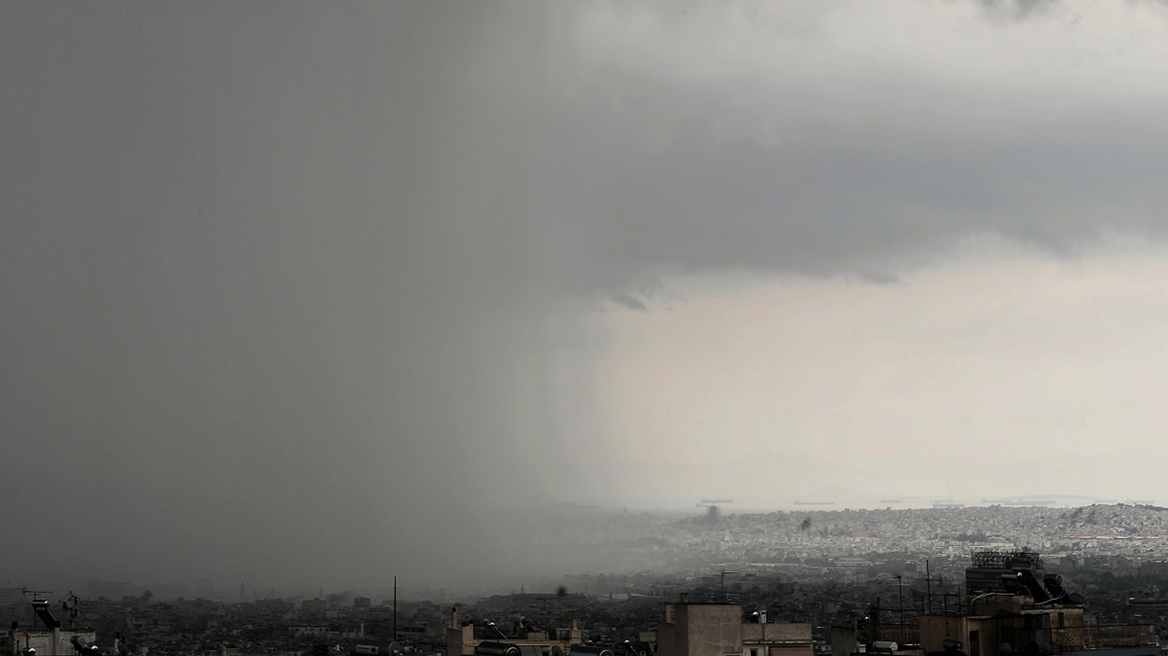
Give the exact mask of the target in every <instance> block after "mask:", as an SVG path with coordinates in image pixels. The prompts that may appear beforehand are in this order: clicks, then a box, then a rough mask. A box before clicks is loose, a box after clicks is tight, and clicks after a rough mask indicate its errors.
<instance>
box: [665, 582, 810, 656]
mask: <svg viewBox="0 0 1168 656" xmlns="http://www.w3.org/2000/svg"><path fill="white" fill-rule="evenodd" d="M756 617H758V618H759V621H758V622H743V621H742V607H741V606H739V605H737V604H709V603H690V602H689V600H688V599H687V597H686V595H684V594H683V595H682V597H681V601H680V602H678V603H675V604H670V605H668V606H666V610H665V618H664V619H663V620H662V621H661V622H659V623H658V624H657V656H726V654H742V656H812V641H811V625H810V624H792V623H773V624H771V623H767V622H766V615H765V614H757V615H756Z"/></svg>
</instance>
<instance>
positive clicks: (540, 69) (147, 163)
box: [0, 0, 1168, 585]
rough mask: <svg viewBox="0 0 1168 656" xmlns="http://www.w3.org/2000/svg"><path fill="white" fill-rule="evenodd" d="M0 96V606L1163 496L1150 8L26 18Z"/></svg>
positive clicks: (39, 13)
mask: <svg viewBox="0 0 1168 656" xmlns="http://www.w3.org/2000/svg"><path fill="white" fill-rule="evenodd" d="M0 61H2V62H3V63H2V64H0V87H2V88H3V90H4V92H3V93H2V94H0V116H2V117H3V120H2V121H0V445H2V446H3V456H2V458H3V460H2V463H3V471H4V475H3V489H0V494H2V495H3V497H2V498H3V499H4V500H5V501H4V503H3V504H0V521H2V522H3V524H4V525H5V526H7V527H20V529H21V530H19V531H18V532H16V534H15V535H10V534H8V533H6V538H5V540H6V545H5V551H6V555H7V556H8V558H6V562H5V564H4V565H3V567H4V568H6V569H4V571H0V576H3V577H5V578H9V579H13V578H15V579H17V580H19V581H20V582H21V583H29V584H31V583H33V582H34V581H33V579H34V578H35V577H36V576H50V575H54V574H59V573H61V572H63V571H67V573H69V574H70V575H77V576H87V577H92V578H115V579H122V580H131V581H135V582H164V581H177V582H189V581H192V580H193V579H194V577H197V576H198V577H201V576H213V577H217V580H230V581H235V580H238V579H240V578H243V577H248V578H249V579H250V580H256V581H260V582H272V583H277V582H289V583H304V584H309V585H315V584H318V583H320V584H331V583H336V584H337V585H343V584H353V583H354V582H368V581H370V580H377V581H384V580H388V579H387V577H389V576H392V574H393V573H398V572H402V571H407V570H408V571H410V572H412V573H413V574H414V575H415V576H417V577H420V578H428V579H429V580H433V581H436V582H441V581H447V580H450V579H453V578H456V577H457V576H460V575H462V574H465V573H469V572H476V571H477V572H481V571H482V570H483V569H499V570H503V569H507V568H519V567H521V566H533V565H531V563H532V562H533V561H531V560H530V559H527V558H528V556H527V555H525V552H524V551H523V550H522V549H521V548H517V547H516V544H523V543H524V542H525V541H524V539H523V531H525V530H530V529H529V525H527V524H524V523H523V522H522V520H521V519H517V518H519V517H522V516H523V515H525V514H527V513H528V509H530V508H532V507H536V506H546V505H547V504H548V502H550V501H555V500H565V501H583V502H599V503H603V504H605V505H607V506H611V507H617V506H630V507H634V508H640V507H674V508H683V507H687V506H692V505H693V503H694V502H695V501H696V500H697V499H699V498H700V497H702V496H704V495H717V496H730V497H735V498H737V499H739V503H740V504H744V507H745V505H752V507H758V508H780V507H786V506H788V505H789V504H790V503H791V502H792V501H793V500H794V499H797V498H800V497H812V496H815V497H822V498H837V499H842V500H851V501H852V502H856V500H861V499H868V500H871V499H874V498H878V497H888V496H903V497H919V498H921V499H935V498H947V497H954V498H958V497H959V498H962V499H972V500H977V499H980V498H986V497H989V498H997V497H1002V496H1008V495H1021V494H1081V495H1084V496H1085V497H1098V498H1110V499H1119V500H1124V499H1131V498H1138V499H1159V500H1161V501H1162V502H1168V491H1166V490H1165V489H1164V488H1163V487H1162V485H1161V484H1160V483H1158V481H1157V479H1158V478H1159V472H1161V471H1162V470H1163V468H1164V466H1168V452H1166V451H1165V450H1164V447H1162V446H1161V441H1162V438H1163V436H1164V435H1165V432H1166V429H1168V411H1165V410H1164V405H1165V404H1163V403H1162V401H1161V399H1162V398H1163V397H1164V396H1165V393H1166V392H1168V374H1166V373H1165V372H1168V366H1166V365H1168V346H1166V344H1168V342H1166V341H1165V339H1164V336H1165V334H1166V331H1168V247H1166V246H1168V245H1166V243H1165V241H1164V238H1165V231H1166V229H1168V219H1166V218H1165V208H1166V207H1168V203H1166V201H1168V185H1166V184H1165V178H1166V176H1165V174H1166V173H1168V148H1166V146H1168V124H1166V123H1165V121H1164V117H1165V116H1168V7H1166V6H1165V5H1164V4H1162V3H1159V2H1150V1H1149V2H1140V1H1128V0H1123V1H1115V2H1102V1H1100V2H1092V1H1087V0H1085V1H1083V2H1075V3H1061V2H1045V1H1041V0H1027V1H1021V0H1019V1H1018V2H1013V3H1011V2H1004V1H1003V2H974V1H967V0H945V1H936V2H926V1H910V0H902V1H901V0H889V1H887V2H859V1H856V2H849V1H838V2H833V1H824V0H808V1H806V2H796V1H793V2H784V3H757V4H755V3H749V2H720V3H677V2H668V3H660V4H653V3H627V2H622V3H594V2H574V3H570V4H546V3H532V4H519V3H470V4H467V3H457V4H456V3H448V4H442V3H417V4H413V3H391V4H380V5H370V4H328V5H324V4H309V3H303V4H295V3H292V4H289V3H280V4H274V3H273V4H266V3H199V4H171V3H143V4H135V3H120V4H100V5H93V4H80V3H76V4H44V3H35V4H34V3H9V4H6V5H5V6H4V7H3V8H2V9H0ZM508 555H509V556H510V558H508V557H507V556H508ZM520 555H522V558H521V557H520ZM544 558H545V560H544V561H540V565H539V566H540V567H547V568H548V569H549V570H557V571H560V570H563V571H572V570H573V565H572V563H560V562H555V560H554V558H553V557H552V556H547V555H544ZM26 579H28V580H26ZM15 582H16V581H14V583H15ZM263 584H264V583H261V585H263Z"/></svg>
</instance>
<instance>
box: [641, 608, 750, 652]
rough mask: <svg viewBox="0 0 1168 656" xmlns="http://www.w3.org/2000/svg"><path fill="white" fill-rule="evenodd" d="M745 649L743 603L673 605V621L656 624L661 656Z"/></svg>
mask: <svg viewBox="0 0 1168 656" xmlns="http://www.w3.org/2000/svg"><path fill="white" fill-rule="evenodd" d="M741 652H742V607H740V606H734V605H729V604H690V603H679V604H674V605H673V622H672V623H669V622H661V623H660V624H659V625H658V628H657V654H658V656H725V655H726V654H739V653H741Z"/></svg>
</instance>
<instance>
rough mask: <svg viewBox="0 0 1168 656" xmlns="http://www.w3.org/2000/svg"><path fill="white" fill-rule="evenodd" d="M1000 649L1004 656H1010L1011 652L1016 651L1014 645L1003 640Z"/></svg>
mask: <svg viewBox="0 0 1168 656" xmlns="http://www.w3.org/2000/svg"><path fill="white" fill-rule="evenodd" d="M1000 649H1001V650H1002V656H1010V654H1013V653H1014V647H1013V646H1011V645H1010V643H1008V642H1003V643H1002V646H1001V647H1000Z"/></svg>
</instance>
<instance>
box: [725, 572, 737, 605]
mask: <svg viewBox="0 0 1168 656" xmlns="http://www.w3.org/2000/svg"><path fill="white" fill-rule="evenodd" d="M737 573H738V572H736V571H734V570H730V569H724V570H722V603H725V602H726V575H727V574H737Z"/></svg>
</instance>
